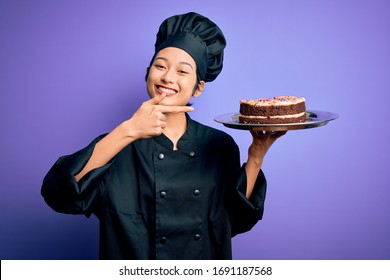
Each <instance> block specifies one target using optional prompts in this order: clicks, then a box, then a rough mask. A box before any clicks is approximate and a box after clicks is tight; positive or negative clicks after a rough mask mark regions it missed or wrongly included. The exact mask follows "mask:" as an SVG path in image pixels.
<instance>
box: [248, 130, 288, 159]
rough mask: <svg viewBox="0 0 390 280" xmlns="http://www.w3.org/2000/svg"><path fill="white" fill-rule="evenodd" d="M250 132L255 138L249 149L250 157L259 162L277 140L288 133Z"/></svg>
mask: <svg viewBox="0 0 390 280" xmlns="http://www.w3.org/2000/svg"><path fill="white" fill-rule="evenodd" d="M250 132H251V134H252V137H253V142H252V144H251V145H250V147H249V150H248V156H249V157H250V158H253V159H257V160H262V159H263V158H264V157H265V154H266V153H267V151H268V149H269V148H270V147H271V146H272V144H273V143H274V142H275V141H276V139H278V138H279V137H281V136H283V135H285V134H286V133H287V131H275V132H273V131H272V132H271V131H266V132H263V131H255V130H251V131H250Z"/></svg>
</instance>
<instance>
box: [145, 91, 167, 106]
mask: <svg viewBox="0 0 390 280" xmlns="http://www.w3.org/2000/svg"><path fill="white" fill-rule="evenodd" d="M166 96H167V94H166V93H163V94H156V95H155V96H154V97H153V98H151V99H150V100H149V101H147V102H149V103H151V104H154V105H158V104H160V102H161V101H163V100H164V98H165V97H166Z"/></svg>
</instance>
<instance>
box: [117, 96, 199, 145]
mask: <svg viewBox="0 0 390 280" xmlns="http://www.w3.org/2000/svg"><path fill="white" fill-rule="evenodd" d="M165 97H166V94H161V95H156V96H154V97H153V98H151V99H150V100H148V101H145V102H143V103H142V105H141V106H140V107H139V108H138V110H137V111H136V112H135V113H134V115H133V116H132V117H131V118H130V119H129V120H127V121H125V122H124V123H123V124H124V125H125V127H126V130H127V132H128V135H130V137H132V138H134V139H138V138H150V137H154V136H158V135H160V134H162V133H163V130H164V128H165V127H166V125H167V123H166V115H165V114H166V113H185V112H191V111H193V110H194V108H192V107H190V106H166V105H160V102H161V101H163V100H164V98H165Z"/></svg>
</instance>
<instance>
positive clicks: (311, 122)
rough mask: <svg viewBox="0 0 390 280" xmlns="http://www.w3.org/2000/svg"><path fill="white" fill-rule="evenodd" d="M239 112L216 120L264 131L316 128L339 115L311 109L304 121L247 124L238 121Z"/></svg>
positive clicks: (230, 126)
mask: <svg viewBox="0 0 390 280" xmlns="http://www.w3.org/2000/svg"><path fill="white" fill-rule="evenodd" d="M239 115H240V114H239V113H237V112H236V113H228V114H223V115H220V116H217V117H215V118H214V121H216V122H219V123H222V124H223V125H224V126H226V127H229V128H233V129H242V130H252V129H253V130H262V131H285V130H297V129H307V128H315V127H321V126H324V125H326V124H327V123H328V122H330V121H333V120H335V119H337V118H338V117H339V116H338V115H337V114H335V113H331V112H325V111H318V110H310V111H307V112H306V115H307V121H306V122H302V123H288V124H285V123H284V124H246V123H240V122H239V121H238V116H239Z"/></svg>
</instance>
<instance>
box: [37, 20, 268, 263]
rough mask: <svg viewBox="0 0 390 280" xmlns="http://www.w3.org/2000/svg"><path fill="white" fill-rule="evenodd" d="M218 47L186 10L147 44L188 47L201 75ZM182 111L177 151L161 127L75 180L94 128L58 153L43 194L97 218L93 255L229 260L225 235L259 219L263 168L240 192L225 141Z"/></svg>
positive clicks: (209, 26)
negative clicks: (80, 143) (76, 145)
mask: <svg viewBox="0 0 390 280" xmlns="http://www.w3.org/2000/svg"><path fill="white" fill-rule="evenodd" d="M225 44H226V42H225V38H224V37H223V34H222V32H221V31H220V29H219V28H218V27H217V26H216V25H215V24H214V23H213V22H211V21H210V20H209V19H207V18H205V17H203V16H201V15H199V14H196V13H188V14H184V15H177V16H173V17H171V18H168V19H166V20H165V21H164V22H163V23H162V25H161V26H160V29H159V33H158V34H157V40H156V45H155V49H156V53H157V52H158V51H159V50H161V49H163V48H165V47H178V48H181V49H183V50H185V51H187V52H188V53H189V54H190V55H191V56H192V57H193V58H194V60H195V62H196V63H197V66H198V65H200V67H198V77H199V78H200V79H201V80H204V81H206V82H209V81H212V80H214V79H215V78H216V76H217V75H218V74H219V72H220V71H221V69H222V60H223V48H224V47H225ZM152 61H153V59H152ZM186 118H187V129H186V132H185V133H184V134H183V135H182V137H181V138H180V139H179V141H178V144H177V146H178V149H177V150H173V143H172V142H171V140H170V139H169V138H167V137H166V136H165V135H164V134H161V135H159V136H157V137H153V138H145V139H138V140H136V141H134V142H132V143H131V144H129V145H128V146H126V147H125V148H124V149H123V150H121V151H120V152H119V153H118V154H117V155H116V156H115V157H114V158H113V159H112V160H111V161H109V162H108V163H107V164H105V165H104V166H102V167H100V168H96V169H94V170H92V171H90V172H89V173H87V174H86V175H85V176H84V177H83V178H82V179H81V180H80V181H78V182H77V181H76V180H75V175H76V174H78V173H79V172H80V171H81V170H82V169H83V167H84V166H85V164H86V163H87V162H88V160H89V158H90V157H91V155H92V152H93V149H94V146H95V145H96V143H97V142H98V141H99V140H100V139H102V138H103V137H104V135H102V136H99V137H97V138H96V139H95V140H93V141H92V142H91V143H90V144H89V145H88V146H87V147H85V148H83V149H82V150H80V151H78V152H76V153H74V154H72V155H68V156H63V157H61V158H59V159H58V160H57V162H56V163H55V164H54V165H53V167H52V168H51V169H50V171H49V172H48V174H47V175H46V177H45V178H44V181H43V185H42V196H43V197H44V199H45V201H46V203H47V204H48V205H49V206H50V207H52V208H53V209H54V210H55V211H58V212H61V213H68V214H84V215H86V216H87V217H89V216H90V215H92V214H94V215H96V216H97V218H98V219H99V224H100V258H101V259H231V258H232V252H231V238H232V236H234V235H236V234H238V233H242V232H245V231H248V230H250V229H251V228H252V227H253V226H254V225H255V224H256V223H257V221H258V220H260V219H261V218H262V215H263V210H264V199H265V192H266V180H265V177H264V175H263V173H262V171H260V173H259V175H258V178H257V180H256V183H255V187H254V191H253V193H252V195H251V197H250V198H249V199H247V198H246V196H245V193H246V184H247V182H246V173H245V165H243V166H241V164H240V158H239V149H238V147H237V145H236V143H235V142H234V140H233V138H232V137H231V136H229V135H228V134H226V133H225V132H222V131H219V130H217V129H214V128H211V127H208V126H205V125H202V124H200V123H198V122H196V121H194V120H192V119H191V118H190V116H189V115H188V114H186Z"/></svg>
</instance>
